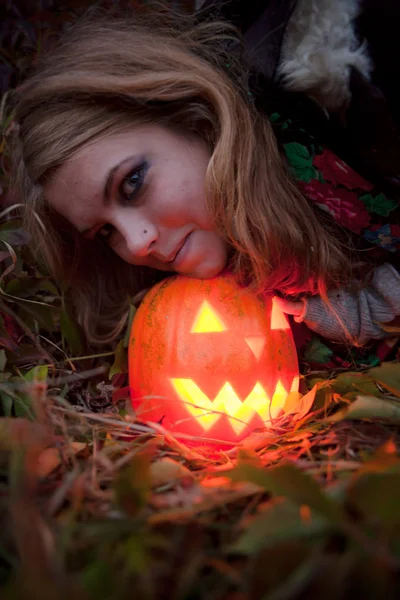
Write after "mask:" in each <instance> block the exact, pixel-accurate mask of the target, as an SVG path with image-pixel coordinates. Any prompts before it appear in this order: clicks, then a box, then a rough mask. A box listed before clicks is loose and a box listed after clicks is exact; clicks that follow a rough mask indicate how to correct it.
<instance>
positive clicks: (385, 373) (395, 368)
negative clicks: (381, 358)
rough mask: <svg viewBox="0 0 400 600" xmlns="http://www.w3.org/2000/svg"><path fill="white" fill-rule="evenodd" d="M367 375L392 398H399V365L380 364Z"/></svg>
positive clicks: (397, 363) (396, 363)
mask: <svg viewBox="0 0 400 600" xmlns="http://www.w3.org/2000/svg"><path fill="white" fill-rule="evenodd" d="M368 375H369V376H370V377H372V378H373V379H374V380H375V381H377V382H378V383H380V385H382V386H383V387H385V388H386V389H388V390H389V392H391V393H392V394H393V395H394V396H399V397H400V363H399V362H394V363H382V364H381V365H380V366H379V367H374V368H373V369H370V370H369V371H368Z"/></svg>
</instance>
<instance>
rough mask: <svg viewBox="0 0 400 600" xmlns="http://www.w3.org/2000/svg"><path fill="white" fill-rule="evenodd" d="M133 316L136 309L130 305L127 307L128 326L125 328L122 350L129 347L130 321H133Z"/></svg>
mask: <svg viewBox="0 0 400 600" xmlns="http://www.w3.org/2000/svg"><path fill="white" fill-rule="evenodd" d="M135 314H136V307H135V306H134V305H133V304H131V305H130V307H129V316H128V324H127V326H126V331H125V335H124V348H127V347H128V345H129V337H130V334H131V329H132V321H133V318H134V316H135Z"/></svg>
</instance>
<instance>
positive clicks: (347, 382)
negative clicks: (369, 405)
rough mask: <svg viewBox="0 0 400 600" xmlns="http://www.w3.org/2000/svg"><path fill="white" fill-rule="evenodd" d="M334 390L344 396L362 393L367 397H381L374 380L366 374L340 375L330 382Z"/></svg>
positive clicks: (350, 373)
mask: <svg viewBox="0 0 400 600" xmlns="http://www.w3.org/2000/svg"><path fill="white" fill-rule="evenodd" d="M330 384H331V386H332V388H333V390H334V391H335V392H336V393H337V394H340V395H341V396H344V395H345V394H348V393H349V392H361V393H362V394H365V395H366V396H381V393H380V391H379V390H378V388H377V386H376V384H375V382H374V380H373V379H372V377H370V376H369V375H368V374H366V373H355V372H351V371H350V372H348V373H340V375H338V376H337V377H336V379H334V380H332V381H331V382H330Z"/></svg>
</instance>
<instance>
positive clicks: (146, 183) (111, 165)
mask: <svg viewBox="0 0 400 600" xmlns="http://www.w3.org/2000/svg"><path fill="white" fill-rule="evenodd" d="M209 160H210V152H209V149H208V148H207V146H206V144H205V143H204V142H203V141H200V140H194V139H188V138H186V137H182V136H181V135H179V134H177V133H175V132H172V131H171V130H169V129H165V128H164V127H162V126H160V125H153V124H144V125H137V126H135V127H132V128H130V129H129V130H128V131H126V132H124V133H120V134H114V135H111V136H109V137H105V138H103V139H98V140H97V141H95V142H93V143H90V144H88V145H86V146H85V147H83V148H82V149H80V150H79V151H78V152H77V153H76V154H74V155H73V156H72V158H71V159H69V160H68V161H66V162H65V163H64V164H63V165H62V166H61V167H60V168H59V169H58V170H57V172H56V173H55V175H54V176H53V177H52V179H51V180H50V181H49V182H48V183H47V184H46V186H45V190H44V193H45V197H46V200H47V201H48V203H49V204H50V205H51V206H52V208H54V209H55V210H56V211H57V212H58V213H59V214H60V215H62V216H63V217H65V218H66V219H67V220H68V221H69V222H70V223H71V224H72V225H73V226H74V227H76V228H77V229H78V230H79V231H80V232H81V233H82V235H84V236H85V237H87V238H89V239H93V238H95V237H97V236H98V237H103V238H104V239H105V241H106V242H107V244H109V245H110V247H111V248H112V249H113V250H114V252H116V254H118V256H120V257H121V258H122V259H123V260H125V261H126V262H128V263H130V264H132V265H143V266H146V267H150V268H153V269H160V270H162V271H175V272H177V273H181V274H183V275H191V276H193V277H200V278H208V277H213V276H214V275H217V274H218V273H219V272H220V271H221V270H222V269H223V268H224V266H225V263H226V260H227V252H228V248H227V245H226V243H225V242H224V241H223V239H222V238H221V237H220V236H219V235H218V233H217V232H216V230H215V228H214V224H213V220H212V217H211V215H210V214H209V212H208V211H207V209H206V203H205V190H204V180H205V173H206V169H207V165H208V162H209Z"/></svg>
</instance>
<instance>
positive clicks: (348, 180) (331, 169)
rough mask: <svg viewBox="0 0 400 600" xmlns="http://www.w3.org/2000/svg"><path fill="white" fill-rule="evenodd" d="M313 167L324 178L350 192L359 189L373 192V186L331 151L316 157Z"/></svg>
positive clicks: (325, 151)
mask: <svg viewBox="0 0 400 600" xmlns="http://www.w3.org/2000/svg"><path fill="white" fill-rule="evenodd" d="M313 165H314V166H315V167H317V169H319V170H320V171H321V174H322V177H323V178H324V179H325V180H326V181H330V182H331V183H333V185H339V184H341V185H344V186H345V187H347V188H348V189H349V190H355V189H357V188H359V189H361V190H367V191H369V190H372V188H373V185H372V184H371V183H369V181H367V180H366V179H364V178H363V177H361V175H359V174H358V173H356V172H355V171H353V169H351V168H350V167H349V165H347V164H346V163H345V162H343V160H341V159H340V158H339V157H337V156H336V154H334V153H333V152H331V151H330V150H327V149H325V150H324V151H323V152H322V154H318V155H317V156H315V157H314V160H313Z"/></svg>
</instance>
